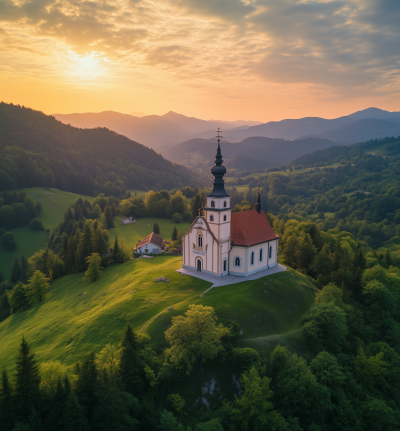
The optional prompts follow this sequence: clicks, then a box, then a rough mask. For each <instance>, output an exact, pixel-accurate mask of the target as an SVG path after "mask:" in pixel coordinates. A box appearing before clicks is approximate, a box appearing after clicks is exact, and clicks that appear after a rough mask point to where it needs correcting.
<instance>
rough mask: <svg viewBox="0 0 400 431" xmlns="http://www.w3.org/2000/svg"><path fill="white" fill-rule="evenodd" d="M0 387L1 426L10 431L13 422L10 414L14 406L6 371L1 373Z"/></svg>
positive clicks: (5, 430)
mask: <svg viewBox="0 0 400 431" xmlns="http://www.w3.org/2000/svg"><path fill="white" fill-rule="evenodd" d="M0 385H1V386H0V424H1V427H2V428H1V429H2V430H4V431H9V430H11V429H12V422H13V420H12V416H11V414H10V412H13V407H14V406H13V393H12V388H11V384H10V379H9V377H8V373H7V371H6V370H5V369H4V370H3V372H2V373H1V382H0Z"/></svg>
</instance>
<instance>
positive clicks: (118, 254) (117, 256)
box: [111, 235, 125, 263]
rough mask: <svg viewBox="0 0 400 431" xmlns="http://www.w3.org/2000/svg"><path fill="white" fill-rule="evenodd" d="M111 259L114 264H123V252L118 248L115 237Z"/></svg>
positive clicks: (116, 237)
mask: <svg viewBox="0 0 400 431" xmlns="http://www.w3.org/2000/svg"><path fill="white" fill-rule="evenodd" d="M111 257H112V260H113V261H114V263H124V261H125V257H124V252H123V251H122V250H121V248H120V246H119V242H118V236H117V235H116V236H115V240H114V248H113V251H112V255H111Z"/></svg>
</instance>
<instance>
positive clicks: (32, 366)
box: [15, 337, 40, 421]
mask: <svg viewBox="0 0 400 431" xmlns="http://www.w3.org/2000/svg"><path fill="white" fill-rule="evenodd" d="M39 385H40V375H39V367H38V365H37V362H36V360H35V354H34V353H33V352H32V351H31V348H30V346H29V344H28V342H27V341H26V340H25V337H22V341H21V344H20V348H19V352H18V355H17V360H16V372H15V407H16V414H17V418H18V419H19V420H20V421H26V419H27V415H28V414H29V412H31V411H32V408H35V407H37V406H38V404H39V397H40V392H39Z"/></svg>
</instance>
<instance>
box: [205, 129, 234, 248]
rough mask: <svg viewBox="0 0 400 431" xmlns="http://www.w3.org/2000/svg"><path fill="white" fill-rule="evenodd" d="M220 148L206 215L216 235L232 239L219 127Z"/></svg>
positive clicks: (223, 238)
mask: <svg viewBox="0 0 400 431" xmlns="http://www.w3.org/2000/svg"><path fill="white" fill-rule="evenodd" d="M216 138H217V139H218V148H217V154H216V155H215V165H214V166H213V167H212V168H211V173H212V175H214V182H213V190H212V192H211V193H210V194H209V195H208V196H207V206H206V208H204V212H205V216H206V219H207V222H208V225H209V226H210V229H211V230H212V232H213V234H214V235H215V237H216V238H217V239H218V240H220V241H223V240H230V234H231V203H230V196H229V195H228V193H226V191H225V181H224V175H225V174H226V168H225V166H223V165H222V163H223V160H222V153H221V145H220V141H221V138H222V136H221V130H220V129H219V127H218V131H217V136H216Z"/></svg>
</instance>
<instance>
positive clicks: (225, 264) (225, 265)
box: [224, 259, 227, 272]
mask: <svg viewBox="0 0 400 431" xmlns="http://www.w3.org/2000/svg"><path fill="white" fill-rule="evenodd" d="M226 267H227V263H226V259H225V260H224V272H225V271H226Z"/></svg>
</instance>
